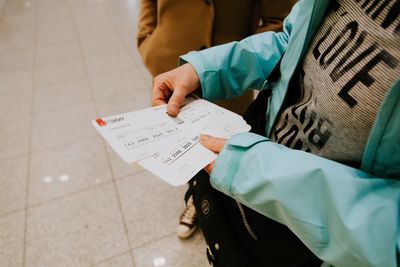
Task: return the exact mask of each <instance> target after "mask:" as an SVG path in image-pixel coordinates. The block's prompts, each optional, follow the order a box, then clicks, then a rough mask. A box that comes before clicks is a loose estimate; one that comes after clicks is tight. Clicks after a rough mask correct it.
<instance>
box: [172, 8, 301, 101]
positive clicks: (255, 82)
mask: <svg viewBox="0 0 400 267" xmlns="http://www.w3.org/2000/svg"><path fill="white" fill-rule="evenodd" d="M297 13H298V4H296V5H295V6H294V7H293V9H292V11H291V13H290V14H289V16H288V17H287V18H286V19H285V20H284V23H283V25H284V27H283V31H282V32H279V33H275V32H265V33H260V34H257V35H253V36H251V37H248V38H246V39H244V40H242V41H240V42H232V43H228V44H224V45H220V46H215V47H212V48H209V49H206V50H202V51H199V52H191V53H189V54H186V55H184V56H182V57H181V58H180V64H182V63H186V62H188V63H190V64H191V65H192V66H193V67H194V68H195V70H196V72H197V75H198V76H199V78H200V84H201V88H202V97H203V98H205V99H208V100H212V101H214V100H221V99H230V98H234V97H237V96H240V95H242V94H243V93H244V92H245V91H247V90H250V89H261V87H262V85H263V83H264V81H265V79H266V78H267V77H268V76H269V74H270V73H271V71H272V70H273V69H274V67H275V65H276V64H277V62H278V61H279V59H280V58H281V56H282V54H283V53H284V51H285V49H286V47H287V44H288V42H289V38H290V33H291V30H292V26H293V23H294V20H295V19H296V17H297ZM249 66H251V71H249Z"/></svg>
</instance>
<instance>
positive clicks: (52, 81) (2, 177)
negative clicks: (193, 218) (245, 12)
mask: <svg viewBox="0 0 400 267" xmlns="http://www.w3.org/2000/svg"><path fill="white" fill-rule="evenodd" d="M0 10H1V9H0ZM137 13H138V0H8V1H7V4H6V6H5V8H4V11H3V12H2V14H1V16H0V147H1V149H0V266H2V267H19V266H26V267H34V266H40V267H46V266H51V267H57V266H73V267H75V266H98V267H99V266H102V267H106V266H110V267H111V266H112V267H119V266H121V267H128V266H135V267H140V266H173V267H181V266H182V267H191V266H196V267H202V266H208V264H207V260H206V258H205V253H204V252H205V245H204V241H203V239H202V236H201V234H200V233H197V234H196V235H195V236H194V237H193V238H192V239H189V240H185V241H183V240H179V239H178V238H177V237H176V236H175V232H174V231H175V226H176V223H177V219H178V216H179V214H180V212H181V210H182V209H183V201H182V198H183V194H184V191H185V189H186V188H185V187H181V188H173V187H171V186H169V185H167V184H165V183H164V182H162V181H161V180H159V179H157V178H156V177H154V176H152V175H151V174H149V173H148V172H146V171H144V170H143V169H141V168H140V167H139V166H137V165H127V164H125V163H124V162H122V161H121V160H120V159H119V158H118V156H116V155H115V153H114V152H113V151H112V150H111V149H110V148H109V147H108V145H107V144H105V142H104V141H103V140H102V139H101V138H100V137H99V136H98V134H97V133H96V132H95V129H94V128H93V127H92V126H91V120H92V119H93V118H95V117H98V116H104V115H111V114H115V113H121V112H127V111H131V110H135V109H139V108H144V107H147V106H149V100H150V90H151V88H150V86H151V78H150V76H149V75H148V73H147V72H146V70H145V69H144V67H143V65H142V63H141V61H140V58H139V56H138V54H137V50H136V40H135V34H136V27H137V15H138V14H137Z"/></svg>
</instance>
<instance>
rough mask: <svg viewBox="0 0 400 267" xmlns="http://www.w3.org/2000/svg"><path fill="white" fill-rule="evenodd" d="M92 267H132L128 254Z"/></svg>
mask: <svg viewBox="0 0 400 267" xmlns="http://www.w3.org/2000/svg"><path fill="white" fill-rule="evenodd" d="M94 267H133V263H132V258H131V254H130V252H127V253H125V254H122V255H119V256H116V257H113V258H111V259H109V260H106V261H104V262H101V263H99V264H96V265H95V266H94Z"/></svg>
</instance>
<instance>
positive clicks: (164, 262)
mask: <svg viewBox="0 0 400 267" xmlns="http://www.w3.org/2000/svg"><path fill="white" fill-rule="evenodd" d="M205 251H206V244H205V242H204V239H203V236H202V234H201V233H200V232H197V233H196V234H195V235H194V236H193V237H192V238H190V239H188V240H180V239H179V238H178V237H177V236H175V235H171V236H168V237H166V238H163V239H160V240H158V241H156V242H153V243H150V244H148V245H146V246H144V247H140V248H137V249H134V250H133V255H134V259H135V266H136V267H153V266H165V267H208V266H210V265H209V264H208V261H207V257H206V253H205Z"/></svg>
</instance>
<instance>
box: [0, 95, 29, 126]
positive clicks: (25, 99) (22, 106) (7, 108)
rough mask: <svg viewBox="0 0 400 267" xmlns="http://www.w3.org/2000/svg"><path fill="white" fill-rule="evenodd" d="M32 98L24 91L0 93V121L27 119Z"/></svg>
mask: <svg viewBox="0 0 400 267" xmlns="http://www.w3.org/2000/svg"><path fill="white" fill-rule="evenodd" d="M31 105H32V100H31V98H30V96H29V95H28V96H27V94H26V92H24V91H16V92H10V93H5V94H1V95H0V122H4V121H11V120H20V119H27V118H28V119H29V118H30V115H31Z"/></svg>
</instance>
